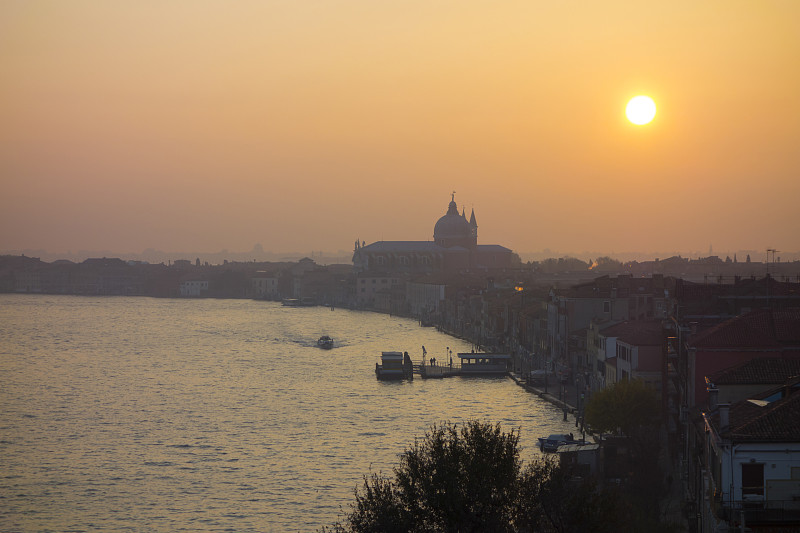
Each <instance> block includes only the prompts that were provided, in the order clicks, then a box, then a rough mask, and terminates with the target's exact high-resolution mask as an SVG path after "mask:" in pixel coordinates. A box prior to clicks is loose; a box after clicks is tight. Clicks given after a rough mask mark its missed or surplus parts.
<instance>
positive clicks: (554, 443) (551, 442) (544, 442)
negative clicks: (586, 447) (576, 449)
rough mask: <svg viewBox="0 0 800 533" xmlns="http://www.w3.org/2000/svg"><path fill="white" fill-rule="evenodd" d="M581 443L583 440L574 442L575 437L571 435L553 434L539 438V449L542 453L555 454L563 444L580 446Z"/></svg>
mask: <svg viewBox="0 0 800 533" xmlns="http://www.w3.org/2000/svg"><path fill="white" fill-rule="evenodd" d="M583 442H584V441H583V440H575V437H574V435H573V434H572V433H570V434H565V433H554V434H553V435H549V436H547V437H539V448H540V449H541V450H542V451H543V452H555V451H556V450H558V447H559V446H563V445H565V444H582V443H583Z"/></svg>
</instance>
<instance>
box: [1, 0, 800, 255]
mask: <svg viewBox="0 0 800 533" xmlns="http://www.w3.org/2000/svg"><path fill="white" fill-rule="evenodd" d="M653 4H656V3H653ZM657 4H658V5H654V6H650V4H648V3H643V2H630V1H624V2H623V1H615V0H606V1H604V2H575V1H566V2H532V1H530V0H525V1H508V2H486V1H482V0H459V1H440V2H430V1H429V0H409V1H403V2H376V1H374V0H342V1H337V2H331V1H327V0H316V1H310V0H309V1H306V0H271V1H270V0H259V1H252V2H248V1H240V2H234V3H229V2H207V1H199V0H193V1H191V2H189V1H185V2H184V1H176V2H150V1H145V2H96V1H85V2H84V1H70V2H58V1H50V2H48V1H39V2H31V1H12V0H5V1H4V2H2V3H0V186H1V187H2V189H0V190H2V194H0V251H4V250H20V249H26V248H27V249H37V248H38V249H47V250H49V251H51V252H53V251H67V250H73V251H77V250H80V249H83V250H101V249H105V250H114V251H119V252H140V251H142V250H144V249H145V248H156V249H162V250H171V251H215V250H219V249H222V248H227V249H229V250H243V251H244V250H249V249H251V248H252V247H253V245H254V244H255V243H261V244H262V246H263V247H264V249H266V250H273V251H295V250H326V251H335V250H339V249H350V248H352V243H353V241H354V240H355V239H356V238H359V239H362V240H365V241H367V242H372V241H375V240H381V239H385V240H425V239H430V238H432V234H433V225H434V223H435V222H436V220H437V219H438V218H439V217H440V216H442V215H443V214H444V213H445V211H446V209H447V203H448V202H449V200H450V192H451V191H452V190H455V191H457V194H456V201H457V202H458V203H459V206H461V205H464V206H466V208H467V214H469V211H470V209H471V208H473V207H474V209H475V213H476V216H477V219H478V224H479V226H480V229H479V242H481V243H484V244H503V245H505V246H508V247H509V248H512V249H513V250H515V251H517V252H520V253H524V252H529V251H538V250H542V249H545V248H550V249H552V250H558V251H563V252H573V253H579V252H581V251H586V250H589V251H608V252H612V251H616V252H618V253H619V252H621V251H626V250H630V251H643V252H647V251H659V250H707V249H708V247H709V245H713V247H714V250H715V251H717V250H719V251H723V250H737V249H754V250H765V249H767V248H777V249H779V250H784V251H797V250H798V249H800V237H798V234H799V233H800V231H799V230H800V2H797V1H795V0H785V1H769V0H759V1H758V2H754V1H750V0H748V1H735V0H734V1H730V0H729V1H719V2H715V1H710V2H694V1H675V2H663V3H657ZM637 94H648V95H650V96H652V97H653V99H654V100H655V101H656V104H657V105H658V114H657V116H656V119H655V120H654V121H653V122H652V123H651V124H649V125H647V126H633V125H632V124H630V123H629V122H627V120H626V119H625V116H624V109H625V104H626V103H627V100H628V99H629V98H631V97H632V96H635V95H637Z"/></svg>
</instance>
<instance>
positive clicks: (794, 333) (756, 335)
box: [690, 308, 800, 349]
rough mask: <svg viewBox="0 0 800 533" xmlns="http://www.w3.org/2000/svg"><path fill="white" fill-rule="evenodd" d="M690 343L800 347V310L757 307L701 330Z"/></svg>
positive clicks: (708, 345) (701, 344) (750, 346)
mask: <svg viewBox="0 0 800 533" xmlns="http://www.w3.org/2000/svg"><path fill="white" fill-rule="evenodd" d="M690 344H691V345H692V346H694V347H696V348H731V349H741V348H780V347H787V346H798V347H800V309H798V308H790V309H775V310H773V309H757V310H754V311H751V312H749V313H746V314H744V315H740V316H738V317H735V318H732V319H730V320H726V321H725V322H722V323H721V324H718V325H717V326H714V327H712V328H709V329H707V330H705V331H703V332H702V333H699V334H698V335H697V336H696V337H694V338H693V339H691V340H690Z"/></svg>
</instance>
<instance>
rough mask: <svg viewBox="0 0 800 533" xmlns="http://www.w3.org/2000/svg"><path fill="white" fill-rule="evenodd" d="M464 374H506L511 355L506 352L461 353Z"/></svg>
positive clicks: (462, 372)
mask: <svg viewBox="0 0 800 533" xmlns="http://www.w3.org/2000/svg"><path fill="white" fill-rule="evenodd" d="M458 358H459V359H460V363H461V364H460V367H461V370H460V374H461V375H462V376H470V375H471V376H505V375H507V374H508V369H509V365H510V364H511V356H510V355H509V354H505V353H474V352H473V353H459V354H458Z"/></svg>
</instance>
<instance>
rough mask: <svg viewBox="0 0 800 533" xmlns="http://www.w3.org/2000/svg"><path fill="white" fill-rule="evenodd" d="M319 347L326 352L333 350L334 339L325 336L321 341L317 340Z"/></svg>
mask: <svg viewBox="0 0 800 533" xmlns="http://www.w3.org/2000/svg"><path fill="white" fill-rule="evenodd" d="M317 346H319V347H320V348H324V349H325V350H330V349H331V348H333V339H332V338H330V337H329V336H327V335H323V336H322V337H320V338H319V339H317Z"/></svg>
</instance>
